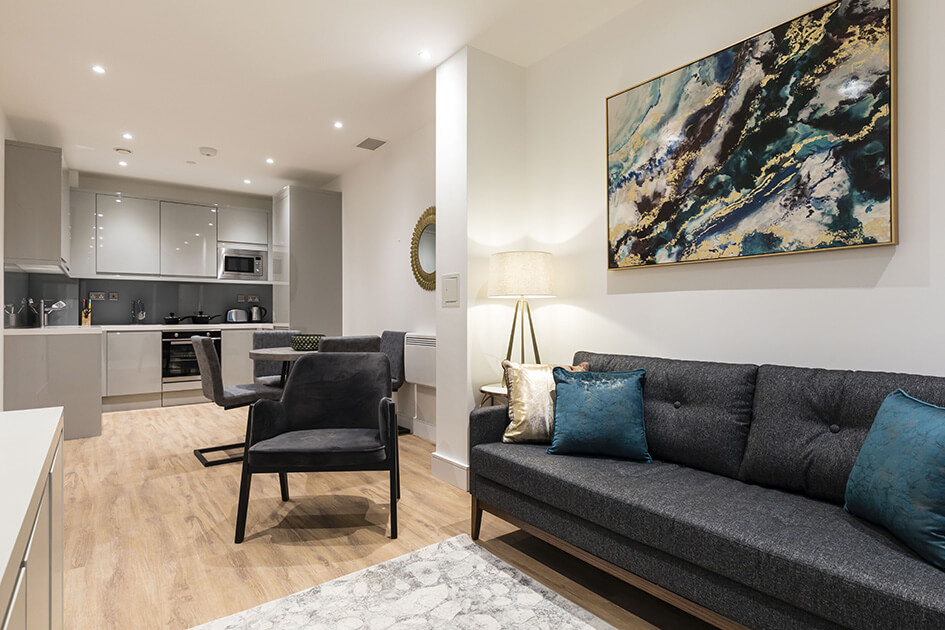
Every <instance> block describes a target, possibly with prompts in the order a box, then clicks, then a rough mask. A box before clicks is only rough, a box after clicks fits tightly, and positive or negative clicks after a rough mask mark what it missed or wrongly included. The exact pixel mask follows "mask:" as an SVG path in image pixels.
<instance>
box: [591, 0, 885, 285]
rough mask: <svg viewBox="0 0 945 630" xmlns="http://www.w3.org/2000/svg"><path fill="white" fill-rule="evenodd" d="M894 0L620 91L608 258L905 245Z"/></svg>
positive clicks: (610, 167) (873, 0)
mask: <svg viewBox="0 0 945 630" xmlns="http://www.w3.org/2000/svg"><path fill="white" fill-rule="evenodd" d="M894 51H895V0H839V1H837V2H832V3H830V4H827V5H825V6H823V7H821V8H819V9H815V10H813V11H811V12H810V13H807V14H804V15H802V16H800V17H798V18H796V19H794V20H791V21H790V22H785V23H784V24H781V25H780V26H776V27H774V28H772V29H769V30H767V31H765V32H763V33H761V34H759V35H756V36H754V37H752V38H750V39H746V40H744V41H742V42H740V43H738V44H735V45H734V46H730V47H729V48H726V49H725V50H722V51H720V52H717V53H715V54H713V55H709V56H708V57H704V58H702V59H700V60H698V61H695V62H693V63H690V64H689V65H686V66H683V67H682V68H679V69H677V70H673V71H671V72H668V73H666V74H664V75H662V76H659V77H657V78H655V79H652V80H650V81H647V82H646V83H642V84H640V85H637V86H636V87H632V88H630V89H628V90H625V91H623V92H620V93H619V94H615V95H613V96H611V97H609V98H608V99H607V218H608V244H609V252H608V267H609V268H610V269H624V268H639V267H646V266H653V265H662V264H672V263H689V262H698V261H709V260H724V259H728V258H738V257H749V256H767V255H772V254H787V253H794V252H806V251H813V250H823V249H842V248H850V247H864V246H876V245H893V244H895V243H896V242H897V230H896V194H895V193H896V189H895V184H896V168H895V157H896V156H895V75H894V70H895V63H894Z"/></svg>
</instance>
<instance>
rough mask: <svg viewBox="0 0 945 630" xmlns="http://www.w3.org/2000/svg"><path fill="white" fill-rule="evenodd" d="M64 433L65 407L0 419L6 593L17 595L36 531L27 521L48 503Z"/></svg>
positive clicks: (0, 559) (0, 527)
mask: <svg viewBox="0 0 945 630" xmlns="http://www.w3.org/2000/svg"><path fill="white" fill-rule="evenodd" d="M61 432H62V407H47V408H45V409H24V410H22V411H4V412H2V413H0V479H3V480H4V481H3V487H2V490H0V505H3V509H2V510H0V566H2V567H3V573H2V575H0V593H4V594H9V593H11V592H13V585H14V583H15V582H16V575H17V573H18V571H19V568H20V561H21V560H23V554H24V553H25V551H26V543H27V541H28V540H29V536H30V532H31V531H32V529H33V520H32V519H29V518H27V515H28V514H29V513H30V510H31V507H32V509H33V510H35V509H36V506H37V504H38V502H39V500H40V497H42V492H43V488H44V487H45V485H46V477H47V474H46V473H47V472H48V471H49V468H50V466H51V465H52V457H53V455H54V454H55V452H56V445H57V444H58V443H59V434H60V433H61ZM60 456H62V454H61V453H60ZM60 500H61V499H60Z"/></svg>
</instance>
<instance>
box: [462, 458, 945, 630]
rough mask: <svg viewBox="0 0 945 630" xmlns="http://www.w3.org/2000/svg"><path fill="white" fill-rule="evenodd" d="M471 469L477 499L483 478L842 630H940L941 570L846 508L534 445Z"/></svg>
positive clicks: (944, 593) (944, 592) (944, 582)
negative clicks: (477, 482)
mask: <svg viewBox="0 0 945 630" xmlns="http://www.w3.org/2000/svg"><path fill="white" fill-rule="evenodd" d="M470 464H471V469H472V472H473V473H474V477H473V492H475V475H481V476H483V477H485V478H487V479H489V480H491V481H493V482H495V483H499V484H502V485H504V486H506V487H508V488H510V489H512V490H515V491H517V492H520V493H522V494H525V495H528V496H531V497H533V498H535V499H537V500H539V501H542V502H544V503H547V504H549V505H551V506H553V507H556V508H558V509H561V510H563V511H565V512H568V513H571V514H574V515H575V516H579V517H581V518H584V519H587V520H588V521H591V522H593V523H595V524H597V525H600V526H601V527H605V528H607V529H610V530H612V531H614V532H616V533H618V534H621V535H623V536H626V537H628V538H631V539H633V540H636V541H638V542H640V543H643V544H646V545H649V546H651V547H654V548H656V549H659V550H661V551H664V552H666V553H669V554H671V555H673V556H675V557H678V558H681V559H683V560H686V561H688V562H691V563H692V564H695V565H697V566H700V567H702V568H704V569H706V570H709V571H712V572H715V573H717V574H719V575H722V576H724V577H726V578H728V579H731V580H733V581H736V582H738V583H741V584H743V585H746V586H750V587H752V588H754V589H756V590H758V591H760V592H762V593H765V594H766V595H770V596H772V597H775V598H777V599H780V600H782V601H785V602H787V603H789V604H792V605H794V606H796V607H798V608H800V609H802V610H807V611H809V612H811V613H813V614H816V615H818V616H821V617H824V618H826V619H828V620H830V621H833V622H835V623H837V624H839V625H841V626H846V627H853V628H880V627H904V628H905V627H908V628H933V627H945V572H942V571H940V570H939V569H936V568H935V567H933V566H932V565H930V564H928V563H926V562H925V561H923V560H921V559H920V558H918V557H917V556H916V555H915V554H914V553H912V552H911V551H910V550H909V549H907V548H906V547H905V546H903V545H902V544H900V543H899V542H898V541H896V540H895V539H894V538H893V537H892V536H890V535H889V534H888V533H886V532H885V531H884V530H881V529H880V528H877V527H875V526H873V525H870V524H869V523H867V522H865V521H863V520H861V519H858V518H856V517H855V516H853V515H851V514H848V513H846V512H844V510H843V508H842V507H840V506H837V505H833V504H830V503H825V502H821V501H815V500H812V499H809V498H806V497H804V496H800V495H795V494H789V493H785V492H782V491H779V490H773V489H770V488H763V487H760V486H755V485H748V484H744V483H742V482H739V481H737V480H734V479H730V478H727V477H723V476H720V475H713V474H710V473H706V472H703V471H699V470H695V469H692V468H686V467H682V466H679V465H677V464H672V463H668V462H661V461H655V462H652V463H649V464H644V463H638V462H631V461H626V460H617V459H611V458H603V457H588V456H568V455H548V454H546V453H545V452H544V450H543V448H542V447H541V446H534V445H525V444H501V443H492V444H481V445H479V446H476V447H475V448H473V449H472V452H471V461H470ZM537 525H539V526H540V524H537Z"/></svg>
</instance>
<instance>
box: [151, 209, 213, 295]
mask: <svg viewBox="0 0 945 630" xmlns="http://www.w3.org/2000/svg"><path fill="white" fill-rule="evenodd" d="M161 275H163V276H199V277H206V278H215V277H216V275H217V211H216V208H213V207H210V206H197V205H192V204H186V203H170V202H167V201H162V202H161Z"/></svg>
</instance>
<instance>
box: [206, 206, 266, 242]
mask: <svg viewBox="0 0 945 630" xmlns="http://www.w3.org/2000/svg"><path fill="white" fill-rule="evenodd" d="M219 215H220V225H219V230H218V231H217V240H220V241H222V242H224V243H256V244H259V245H268V244H269V223H270V221H271V215H270V213H269V212H268V211H266V210H259V209H257V208H238V207H236V206H223V207H221V208H220V212H219Z"/></svg>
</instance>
